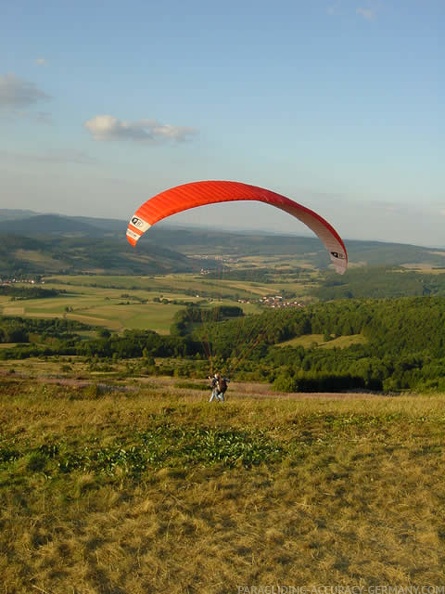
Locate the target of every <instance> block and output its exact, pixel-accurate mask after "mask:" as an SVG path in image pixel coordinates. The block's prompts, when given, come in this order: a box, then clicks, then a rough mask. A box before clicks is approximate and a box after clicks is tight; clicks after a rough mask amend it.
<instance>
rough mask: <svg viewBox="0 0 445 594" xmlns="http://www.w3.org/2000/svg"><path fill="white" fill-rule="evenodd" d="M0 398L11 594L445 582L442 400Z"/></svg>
mask: <svg viewBox="0 0 445 594" xmlns="http://www.w3.org/2000/svg"><path fill="white" fill-rule="evenodd" d="M1 385H2V388H1V403H0V427H1V436H0V437H1V439H0V452H1V454H2V461H1V463H0V498H1V499H0V504H1V512H0V551H2V552H1V553H0V575H1V576H2V581H1V584H0V592H2V593H3V594H12V593H14V594H15V593H25V592H26V593H29V592H39V591H40V592H46V593H51V594H66V593H75V594H93V593H94V594H96V593H107V594H122V593H128V594H147V593H151V592H169V593H171V594H179V593H181V594H185V593H198V592H199V593H206V594H207V593H209V594H213V593H215V594H226V593H238V592H240V591H242V590H240V588H252V589H253V587H256V588H257V589H259V588H260V587H263V588H266V587H269V588H272V586H275V587H276V588H277V587H278V586H281V587H283V586H294V587H298V586H299V587H310V586H316V585H330V586H340V585H343V586H371V585H374V586H376V585H384V584H386V585H391V586H407V585H431V584H433V585H442V584H443V578H444V561H445V553H444V550H445V547H444V544H445V542H444V541H445V507H444V501H445V483H444V481H443V467H444V462H445V459H444V458H445V456H444V446H443V444H444V431H445V413H444V402H445V398H444V397H443V396H431V397H422V396H415V395H412V396H404V397H398V398H384V397H376V396H372V397H371V396H366V395H359V396H358V395H357V396H355V395H348V396H346V397H345V395H342V396H341V397H331V396H327V395H317V396H311V397H301V396H294V397H289V396H288V397H277V395H276V394H270V393H269V394H268V393H267V391H266V389H265V387H264V386H263V387H262V389H261V390H260V387H259V386H257V387H254V388H252V387H251V386H243V385H236V384H235V383H233V384H231V386H230V398H229V400H228V402H226V403H225V404H224V405H220V404H214V405H213V404H209V403H208V402H207V400H206V398H207V393H206V392H203V391H200V390H193V389H182V390H178V389H175V388H174V381H173V380H162V379H160V378H156V379H153V380H147V381H146V382H145V383H144V384H142V383H138V382H135V381H134V382H132V384H131V386H129V387H130V388H131V389H129V390H127V391H124V390H123V389H121V390H114V391H111V389H110V390H108V391H105V392H104V393H101V392H100V391H98V390H97V389H93V387H92V386H83V385H78V386H75V385H74V386H73V385H66V384H65V385H54V384H49V383H48V384H45V383H42V384H38V383H36V382H35V381H31V380H27V379H26V377H23V376H22V377H16V378H14V377H13V376H3V377H2V378H1ZM143 440H145V441H143ZM147 440H148V441H147ZM150 440H151V441H150ZM224 449H226V450H227V456H226V457H218V456H217V454H218V453H219V452H221V451H222V450H224ZM119 451H120V452H121V453H122V452H124V453H126V455H127V454H128V458H126V457H122V456H120V457H118V458H116V460H117V462H116V464H115V465H114V466H112V465H111V466H110V465H107V464H105V462H104V458H103V455H104V454H106V453H108V454H109V453H110V452H111V453H113V454H114V455H115V454H116V453H117V452H119ZM8 452H9V454H8ZM14 452H15V455H13V454H14ZM156 452H157V455H158V457H156V456H155V455H154V453H156ZM233 452H234V453H235V454H234V455H232V453H233ZM130 453H133V454H135V455H136V454H138V455H141V456H142V455H144V456H145V459H144V462H145V464H144V466H143V468H142V469H141V468H138V470H139V471H138V472H136V471H135V469H136V465H137V464H138V463H139V461H140V458H138V457H137V456H136V457H135V458H130ZM258 453H259V454H260V459H258V458H257V457H255V456H256V454H258ZM97 454H101V455H102V458H100V457H98V456H97ZM93 455H94V456H96V457H94V459H93ZM215 455H216V457H215ZM8 456H9V457H8ZM70 456H71V458H69V457H70ZM76 456H77V458H76ZM82 456H83V458H82ZM81 458H82V459H83V463H82V464H79V465H78V466H72V467H71V468H70V467H68V466H66V467H65V470H62V467H63V463H65V462H66V461H67V460H69V459H71V460H80V459H81ZM244 591H246V590H244ZM252 591H253V590H252Z"/></svg>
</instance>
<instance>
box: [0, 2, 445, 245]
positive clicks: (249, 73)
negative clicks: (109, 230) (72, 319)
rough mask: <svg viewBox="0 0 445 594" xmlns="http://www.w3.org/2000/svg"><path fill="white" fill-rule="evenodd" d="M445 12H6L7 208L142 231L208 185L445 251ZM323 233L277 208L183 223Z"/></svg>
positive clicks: (381, 8) (326, 5) (0, 34)
mask: <svg viewBox="0 0 445 594" xmlns="http://www.w3.org/2000/svg"><path fill="white" fill-rule="evenodd" d="M444 31H445V0H274V1H271V0H267V1H266V0H224V2H216V1H215V0H187V2H184V0H163V1H162V2H160V1H158V0H157V1H154V0H126V1H125V2H124V1H123V0H119V1H117V0H107V1H106V2H105V1H104V0H102V1H99V0H89V1H88V2H86V1H85V0H76V2H72V1H71V0H2V2H1V3H0V208H6V209H9V208H11V209H27V210H33V211H35V212H39V213H58V214H67V215H76V216H78V215H80V216H88V217H100V218H113V219H119V220H122V221H123V223H124V224H123V233H125V228H126V221H128V220H129V219H130V217H131V215H132V214H133V213H134V212H135V210H136V209H137V208H138V207H139V206H140V204H142V203H143V202H144V201H145V200H147V199H148V198H150V197H151V196H153V195H155V194H157V193H158V192H161V191H164V190H166V189H168V188H170V187H173V186H176V185H179V184H183V183H187V182H192V181H197V180H205V179H219V180H236V181H241V182H245V183H248V184H253V185H256V186H261V187H264V188H268V189H270V190H273V191H275V192H278V193H280V194H284V195H285V196H287V197H289V198H292V199H293V200H295V201H297V202H299V203H300V204H303V205H304V206H306V207H307V208H310V209H312V210H314V211H316V212H317V213H318V214H319V215H321V216H322V217H323V218H325V219H326V220H327V221H329V222H330V223H331V225H332V226H333V227H334V228H335V229H336V230H337V232H338V233H339V234H340V236H341V237H342V238H343V239H344V241H345V243H347V240H348V239H350V240H353V239H359V240H377V241H385V242H392V241H395V242H399V243H409V244H415V245H422V246H431V247H445V166H444V164H445V108H444V107H445V67H444V64H445V43H444V41H443V32H444ZM169 222H170V223H172V224H180V225H200V226H205V225H212V226H214V225H215V224H218V225H220V226H223V227H226V228H227V230H231V229H233V230H237V229H246V230H248V229H263V230H269V231H272V232H284V233H296V234H297V235H307V234H309V235H310V234H311V232H310V231H308V229H307V228H306V227H305V226H304V225H302V224H301V223H300V222H299V221H296V220H295V219H293V218H292V217H290V216H289V215H286V214H285V213H283V212H281V211H279V210H278V209H274V208H273V207H270V206H267V205H263V204H256V203H255V204H248V203H237V204H230V205H228V204H225V205H218V206H209V207H200V208H198V209H193V210H190V211H188V212H186V213H183V214H178V215H174V216H173V217H171V218H170V220H169Z"/></svg>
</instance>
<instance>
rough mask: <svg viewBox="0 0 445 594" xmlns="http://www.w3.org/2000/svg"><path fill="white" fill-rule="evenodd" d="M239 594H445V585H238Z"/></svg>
mask: <svg viewBox="0 0 445 594" xmlns="http://www.w3.org/2000/svg"><path fill="white" fill-rule="evenodd" d="M237 594H445V585H440V586H434V585H431V584H428V585H424V586H414V585H410V586H396V585H394V586H391V585H386V584H385V585H383V584H382V585H374V586H342V585H331V586H323V585H319V586H284V585H283V586H280V585H278V584H275V585H273V586H238V587H237Z"/></svg>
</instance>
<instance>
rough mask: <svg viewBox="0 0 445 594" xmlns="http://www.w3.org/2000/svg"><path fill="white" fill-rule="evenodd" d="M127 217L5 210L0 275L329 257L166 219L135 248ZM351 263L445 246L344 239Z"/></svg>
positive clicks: (426, 255)
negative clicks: (238, 258)
mask: <svg viewBox="0 0 445 594" xmlns="http://www.w3.org/2000/svg"><path fill="white" fill-rule="evenodd" d="M126 228H127V221H120V220H117V219H102V218H94V217H77V216H67V215H59V214H39V213H35V212H33V211H28V210H12V209H0V274H1V275H3V276H4V275H5V274H11V273H12V271H22V273H28V274H47V273H55V272H61V273H63V272H65V273H68V272H69V273H73V272H93V271H94V272H98V271H100V272H104V273H108V274H135V273H136V274H153V273H160V274H161V273H165V272H179V271H193V270H196V269H198V268H199V262H198V261H197V260H196V259H193V258H190V257H188V256H191V255H197V254H213V255H216V254H232V255H244V256H245V255H252V256H255V255H275V256H280V255H283V256H284V255H289V254H297V255H300V254H301V255H302V257H304V259H305V260H306V261H308V262H310V263H311V264H313V266H314V267H316V268H320V269H323V268H327V266H328V264H329V261H328V260H329V259H328V258H327V256H326V250H325V248H324V246H323V245H322V243H321V242H320V240H319V239H318V238H317V237H300V236H293V235H290V234H283V235H278V234H276V233H274V234H268V233H265V232H263V231H249V232H242V231H227V232H226V231H221V230H216V229H208V228H207V229H205V228H195V227H194V228H191V227H186V228H181V227H172V226H170V227H169V226H168V224H167V223H165V222H161V223H159V224H158V225H156V226H154V227H153V228H152V229H151V230H150V232H149V233H148V234H147V235H146V236H145V237H144V238H143V239H142V240H141V241H140V242H139V243H138V245H137V248H132V247H131V246H130V245H129V244H128V242H127V241H126V238H125V231H126ZM345 244H346V247H347V250H348V254H349V260H350V264H351V267H354V266H355V267H357V266H404V265H416V266H419V267H421V266H425V267H433V268H443V267H445V250H441V249H435V248H426V247H421V246H415V245H408V244H399V243H384V242H378V241H357V240H353V241H345Z"/></svg>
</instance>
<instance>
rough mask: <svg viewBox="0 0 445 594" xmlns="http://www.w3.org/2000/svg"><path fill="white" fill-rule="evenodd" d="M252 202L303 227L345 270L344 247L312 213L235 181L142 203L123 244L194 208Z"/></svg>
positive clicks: (192, 186) (201, 184)
mask: <svg viewBox="0 0 445 594" xmlns="http://www.w3.org/2000/svg"><path fill="white" fill-rule="evenodd" d="M239 200H256V201H259V202H263V203H266V204H270V205H271V206H275V207H276V208H280V209H281V210H284V211H285V212H287V213H288V214H290V215H292V216H294V217H296V218H297V219H299V220H300V221H301V222H302V223H304V224H305V225H307V226H308V227H309V228H310V229H311V230H312V231H313V232H314V233H315V234H316V235H317V236H318V237H319V239H320V240H321V241H322V243H323V244H324V246H325V247H326V249H327V250H328V252H329V255H330V258H331V261H332V263H333V264H334V267H335V270H336V271H337V272H338V273H340V274H343V273H344V272H345V270H346V268H347V266H348V254H347V252H346V248H345V245H344V243H343V241H342V239H341V237H340V236H339V235H338V233H337V232H336V231H335V229H334V228H333V227H332V226H331V225H330V224H329V223H328V222H327V221H325V219H323V218H322V217H321V216H320V215H318V214H317V213H316V212H314V211H312V210H310V209H309V208H306V207H305V206H302V205H301V204H298V203H297V202H294V201H293V200H291V199H290V198H286V197H285V196H282V195H281V194H277V193H276V192H272V191H271V190H267V189H265V188H260V187H257V186H251V185H249V184H244V183H241V182H235V181H212V180H211V181H197V182H192V183H188V184H183V185H180V186H176V187H174V188H170V189H169V190H165V191H164V192H161V193H160V194H157V195H156V196H153V197H152V198H150V199H149V200H147V201H146V202H144V203H143V204H142V205H141V206H140V207H139V208H138V209H137V211H136V212H135V213H134V215H133V216H132V217H131V219H130V222H129V223H128V228H127V240H128V241H129V243H130V244H131V245H133V246H135V245H136V243H137V241H138V240H139V239H140V237H141V236H142V235H143V234H144V233H145V232H146V231H147V230H148V229H149V228H150V227H151V226H153V225H154V224H156V223H158V222H159V221H161V220H162V219H165V218H166V217H169V216H171V215H174V214H177V213H179V212H182V211H184V210H188V209H190V208H195V207H197V206H205V205H207V204H215V203H218V202H231V201H239Z"/></svg>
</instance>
